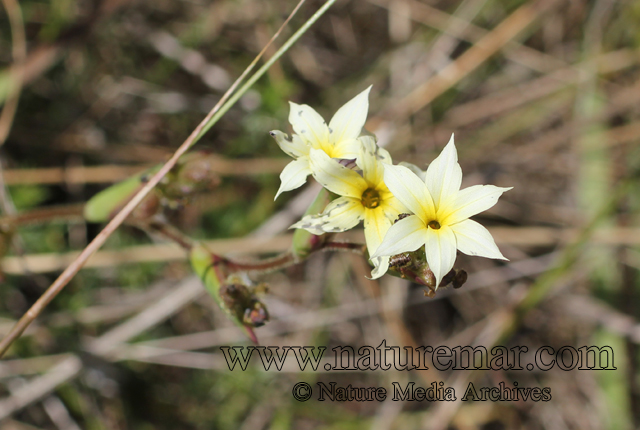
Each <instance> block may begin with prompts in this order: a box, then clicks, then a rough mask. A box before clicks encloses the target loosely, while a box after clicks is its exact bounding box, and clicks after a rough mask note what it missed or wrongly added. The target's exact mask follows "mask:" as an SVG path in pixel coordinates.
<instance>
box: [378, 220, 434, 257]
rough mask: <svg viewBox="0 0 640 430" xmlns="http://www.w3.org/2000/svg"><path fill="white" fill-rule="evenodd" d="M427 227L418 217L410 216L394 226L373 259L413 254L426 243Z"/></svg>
mask: <svg viewBox="0 0 640 430" xmlns="http://www.w3.org/2000/svg"><path fill="white" fill-rule="evenodd" d="M426 234H427V226H426V225H425V223H424V222H422V220H421V219H420V218H418V217H417V216H409V217H406V218H403V219H401V220H400V221H398V222H397V223H395V224H393V225H392V226H391V228H389V230H388V231H387V234H386V235H385V236H384V239H383V240H382V243H381V244H380V246H378V249H377V250H376V252H374V253H373V256H372V258H375V257H380V256H384V255H396V254H400V253H402V252H411V251H415V250H416V249H418V248H420V247H421V246H422V245H424V243H425V235H426Z"/></svg>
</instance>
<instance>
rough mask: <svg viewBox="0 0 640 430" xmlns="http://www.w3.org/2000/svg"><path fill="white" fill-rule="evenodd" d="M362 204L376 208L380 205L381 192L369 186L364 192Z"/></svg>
mask: <svg viewBox="0 0 640 430" xmlns="http://www.w3.org/2000/svg"><path fill="white" fill-rule="evenodd" d="M361 201H362V205H363V206H364V207H365V208H368V209H375V208H377V207H378V206H380V193H378V192H377V191H376V190H374V189H373V188H367V189H366V190H365V191H364V193H362V199H361Z"/></svg>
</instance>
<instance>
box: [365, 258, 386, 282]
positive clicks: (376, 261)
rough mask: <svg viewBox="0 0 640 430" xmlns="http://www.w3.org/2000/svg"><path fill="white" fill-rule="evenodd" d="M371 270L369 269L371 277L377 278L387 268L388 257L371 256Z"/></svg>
mask: <svg viewBox="0 0 640 430" xmlns="http://www.w3.org/2000/svg"><path fill="white" fill-rule="evenodd" d="M371 262H372V263H373V266H374V267H373V270H372V271H371V278H369V279H378V278H380V277H381V276H382V275H384V274H385V273H387V270H389V257H376V258H372V259H371Z"/></svg>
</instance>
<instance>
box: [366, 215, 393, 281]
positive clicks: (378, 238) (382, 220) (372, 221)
mask: <svg viewBox="0 0 640 430" xmlns="http://www.w3.org/2000/svg"><path fill="white" fill-rule="evenodd" d="M391 224H392V221H391V220H389V219H388V218H387V217H386V216H385V213H384V211H383V210H382V208H377V209H365V210H364V237H365V240H366V242H367V249H368V250H369V255H373V254H374V253H375V252H376V250H377V249H378V247H379V246H380V244H381V243H382V239H384V237H385V235H386V234H387V231H388V230H389V227H391ZM371 262H372V263H373V265H374V266H375V268H374V269H373V271H372V272H371V275H372V278H371V279H378V278H379V277H380V276H382V275H384V274H385V273H386V271H387V269H388V268H389V257H376V258H371ZM385 264H386V266H385Z"/></svg>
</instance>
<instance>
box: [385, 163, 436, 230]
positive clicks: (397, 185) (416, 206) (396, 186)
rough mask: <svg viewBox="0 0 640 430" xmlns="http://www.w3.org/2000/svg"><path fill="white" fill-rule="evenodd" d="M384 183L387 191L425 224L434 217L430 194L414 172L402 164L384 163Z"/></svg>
mask: <svg viewBox="0 0 640 430" xmlns="http://www.w3.org/2000/svg"><path fill="white" fill-rule="evenodd" d="M384 183H385V184H386V185H387V187H389V191H391V193H393V195H394V196H395V197H396V198H397V199H398V200H400V203H402V204H403V205H405V206H406V207H407V209H409V210H410V211H412V212H413V213H414V214H416V215H417V216H418V218H420V219H421V220H422V221H423V222H424V223H425V224H427V223H429V221H432V220H434V219H435V216H436V211H435V207H434V205H433V200H432V199H431V194H429V190H428V189H427V186H426V185H425V183H424V182H422V181H421V180H420V178H418V177H417V176H416V175H415V173H413V172H412V171H411V170H409V169H407V168H406V167H403V166H393V165H391V164H385V165H384Z"/></svg>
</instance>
